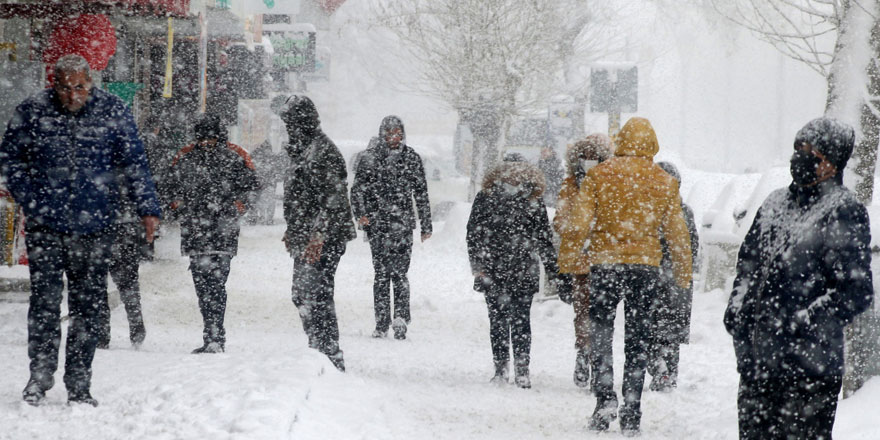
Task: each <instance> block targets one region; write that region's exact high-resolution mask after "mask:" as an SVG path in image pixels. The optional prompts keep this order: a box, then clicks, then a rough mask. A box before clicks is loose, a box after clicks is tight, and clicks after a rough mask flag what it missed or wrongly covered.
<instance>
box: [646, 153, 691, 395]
mask: <svg viewBox="0 0 880 440" xmlns="http://www.w3.org/2000/svg"><path fill="white" fill-rule="evenodd" d="M657 165H658V166H659V167H660V168H662V169H663V171H666V173H667V174H669V175H670V176H672V177H673V178H674V179H675V180H676V181H677V182H678V183H679V185H680V184H681V174H679V172H678V168H676V167H675V165H673V164H672V163H670V162H658V163H657ZM681 210H682V214H683V215H684V221H685V223H687V228H688V234H689V235H690V239H691V267H692V268H693V271H694V272H696V267H697V255H698V253H699V251H700V238H699V235H698V234H697V224H696V222H694V211H693V210H692V209H691V208H690V206H688V205H687V204H686V203H684V202H683V201H682V202H681ZM660 246H661V247H662V249H663V259H662V260H661V261H660V290H659V292H660V295H659V296H658V297H657V298H655V299H654V302H653V304H652V305H651V322H652V326H653V329H652V331H651V338H650V344H651V345H650V346H649V347H648V374H650V375H651V384H650V385H649V387H648V388H649V389H650V390H652V391H668V390H671V389H672V388H675V387H677V386H678V360H679V352H680V350H679V348H680V345H681V344H687V343H688V341H689V339H690V332H691V307H692V306H693V299H694V287H693V282H691V285H690V287H689V288H687V289H685V290H683V291H682V290H681V289H679V288H678V286H676V285H675V270H673V267H672V255H671V254H670V252H669V243H668V242H667V241H666V237H664V236H662V235H661V237H660Z"/></svg>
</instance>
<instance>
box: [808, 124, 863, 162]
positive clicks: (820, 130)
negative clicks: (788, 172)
mask: <svg viewBox="0 0 880 440" xmlns="http://www.w3.org/2000/svg"><path fill="white" fill-rule="evenodd" d="M803 143H808V144H810V145H812V146H813V148H815V149H817V150H819V152H820V153H822V155H824V156H825V158H827V159H828V161H829V162H831V164H832V165H834V166H835V167H837V169H838V170H840V171H842V170H843V168H844V167H846V162H847V161H849V158H850V156H852V152H853V147H854V146H855V143H856V132H855V130H853V128H852V127H850V126H849V125H847V124H845V123H843V122H840V121H838V120H836V119H832V118H826V117H821V118H816V119H813V120H812V121H810V122H807V125H804V127H803V128H801V129H800V131H798V132H797V135H796V136H795V137H794V148H795V150H797V149H798V148H800V146H801V145H802V144H803Z"/></svg>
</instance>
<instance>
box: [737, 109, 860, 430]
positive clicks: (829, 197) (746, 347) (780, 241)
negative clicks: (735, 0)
mask: <svg viewBox="0 0 880 440" xmlns="http://www.w3.org/2000/svg"><path fill="white" fill-rule="evenodd" d="M854 144H855V132H854V131H853V129H852V127H850V126H848V125H846V124H843V123H841V122H839V121H837V120H834V119H831V118H824V117H823V118H818V119H814V120H812V121H810V122H809V123H807V124H806V125H805V126H804V127H803V128H801V130H800V131H798V133H797V135H796V136H795V140H794V154H793V155H792V157H791V175H792V183H791V184H790V185H789V186H788V187H787V188H780V189H778V190H776V191H775V192H773V193H771V194H770V195H769V196H768V197H767V199H766V200H764V203H763V204H762V205H761V207H760V209H759V210H758V212H757V213H756V215H755V220H754V222H753V223H752V226H751V227H750V228H749V232H748V233H747V234H746V237H745V240H744V241H743V244H742V246H741V247H740V250H739V256H738V259H737V264H736V279H735V280H734V284H733V292H731V295H730V301H729V303H728V306H727V310H726V312H725V314H724V325H725V327H726V328H727V331H728V332H729V333H730V334H731V335H732V336H733V346H734V350H735V352H736V357H737V370H738V371H739V374H740V385H739V393H738V398H737V406H738V410H739V435H740V438H741V439H790V438H804V439H805V438H809V439H831V431H832V427H833V426H834V416H835V413H836V411H837V395H838V393H839V392H840V389H841V384H842V378H843V372H844V355H843V353H844V336H843V331H844V327H846V325H847V324H849V323H851V322H852V321H853V319H854V318H855V317H856V316H857V315H858V314H860V313H862V312H864V311H865V310H867V309H868V307H870V305H871V302H872V300H873V295H874V291H873V280H872V275H871V251H870V242H871V231H870V224H869V220H868V213H867V211H866V210H865V207H864V206H863V205H862V204H861V203H860V202H859V201H858V200H857V199H856V197H855V195H854V194H853V193H852V192H850V191H849V190H848V189H847V188H846V187H844V186H843V169H844V167H845V166H846V162H847V160H849V158H850V155H851V154H852V151H853V146H854Z"/></svg>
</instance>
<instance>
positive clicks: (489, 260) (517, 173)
mask: <svg viewBox="0 0 880 440" xmlns="http://www.w3.org/2000/svg"><path fill="white" fill-rule="evenodd" d="M543 192H544V176H542V175H541V171H540V170H538V168H536V167H535V166H533V165H530V164H529V163H527V162H506V161H505V162H500V163H499V164H497V165H495V166H494V167H493V168H492V169H491V170H490V171H489V172H488V173H487V174H486V177H485V178H484V179H483V187H482V190H481V191H480V192H479V193H477V196H476V198H475V199H474V204H473V208H472V209H471V214H470V218H469V219H468V223H467V246H468V257H469V259H470V266H471V271H472V273H473V274H474V288H475V289H476V290H477V291H478V292H482V293H483V294H484V296H485V298H486V305H487V307H488V309H489V337H490V339H491V343H492V358H493V360H494V362H495V376H494V377H492V382H493V383H498V384H501V383H507V382H508V379H509V368H510V367H509V364H510V350H511V345H512V346H513V364H514V373H515V377H514V382H515V383H516V385H517V386H518V387H520V388H530V387H531V379H530V378H529V362H530V352H531V344H532V330H531V317H530V312H531V307H532V298H533V297H534V295H535V294H536V293H538V286H539V284H538V282H539V281H538V280H539V277H540V270H539V268H538V262H537V260H536V256H537V257H538V258H540V260H541V262H542V263H543V265H544V270H545V271H546V273H547V274H548V277H549V278H550V279H551V283H552V284H553V285H554V287H556V289H557V291H558V292H559V295H560V296H566V295H571V280H570V278H569V277H568V276H567V275H565V274H559V268H558V266H557V264H556V249H555V248H554V247H553V243H552V242H551V238H550V237H551V230H550V221H549V219H548V218H547V210H546V208H545V207H544V202H543V200H542V198H541V196H542V194H543Z"/></svg>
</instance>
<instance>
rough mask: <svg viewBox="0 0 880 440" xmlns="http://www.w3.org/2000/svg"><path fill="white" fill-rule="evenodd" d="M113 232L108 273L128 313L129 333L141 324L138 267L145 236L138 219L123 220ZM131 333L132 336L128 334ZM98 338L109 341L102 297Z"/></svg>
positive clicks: (107, 314) (107, 308)
mask: <svg viewBox="0 0 880 440" xmlns="http://www.w3.org/2000/svg"><path fill="white" fill-rule="evenodd" d="M115 230H116V234H115V239H114V241H113V246H112V248H111V249H112V257H111V260H110V277H111V278H112V279H113V282H114V283H115V284H116V287H117V288H118V289H119V297H120V299H121V300H122V304H123V305H124V306H125V313H126V315H127V316H128V327H129V333H132V330H133V329H136V328H141V327H143V324H144V317H143V313H142V311H141V292H140V283H139V282H138V268H139V267H140V261H141V259H142V258H143V254H144V248H145V247H146V238H145V237H144V234H143V231H144V227H143V225H141V224H140V223H125V224H120V225H117V226H116V227H115ZM130 336H132V337H133V336H134V335H133V334H130ZM98 340H99V341H104V342H109V341H110V305H109V303H108V302H107V301H106V300H105V301H104V302H103V304H102V305H101V327H100V334H99V336H98Z"/></svg>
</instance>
